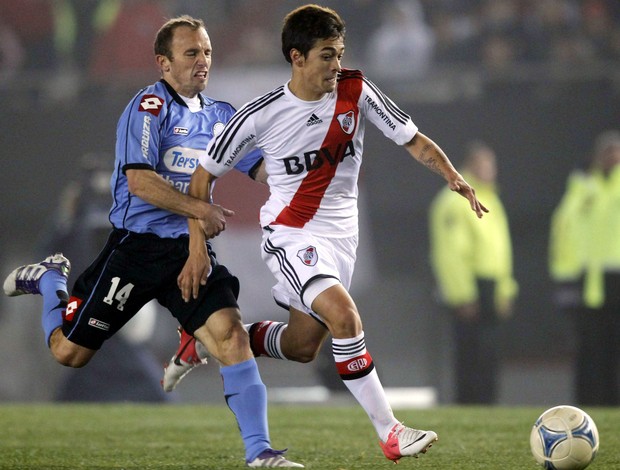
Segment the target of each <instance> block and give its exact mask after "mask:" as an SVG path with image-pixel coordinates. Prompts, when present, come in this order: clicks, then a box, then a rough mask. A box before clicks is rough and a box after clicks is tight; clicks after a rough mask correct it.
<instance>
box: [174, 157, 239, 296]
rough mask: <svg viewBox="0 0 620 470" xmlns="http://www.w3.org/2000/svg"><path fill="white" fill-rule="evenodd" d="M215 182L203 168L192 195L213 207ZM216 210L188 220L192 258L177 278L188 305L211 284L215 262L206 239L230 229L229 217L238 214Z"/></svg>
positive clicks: (194, 177)
mask: <svg viewBox="0 0 620 470" xmlns="http://www.w3.org/2000/svg"><path fill="white" fill-rule="evenodd" d="M214 180H215V177H213V176H212V175H211V174H210V173H209V172H207V171H206V170H204V169H203V168H202V167H201V166H199V167H198V169H197V170H196V171H195V172H194V174H193V175H192V178H191V180H190V185H189V190H188V192H189V196H190V197H192V198H195V199H197V200H200V201H204V202H206V203H207V204H208V205H209V206H212V205H211V204H209V202H208V201H209V200H210V198H211V186H212V185H213V181H214ZM212 207H213V208H214V209H213V210H212V211H210V212H208V214H207V216H206V217H205V218H192V217H190V218H188V220H187V224H188V229H189V256H188V258H187V261H186V262H185V265H184V266H183V269H182V270H181V273H180V274H179V276H178V278H177V285H178V286H179V289H181V294H182V296H183V299H184V300H185V301H186V302H188V301H189V299H190V297H191V298H194V299H195V298H197V296H198V289H199V288H200V286H201V285H205V284H206V283H207V277H208V276H209V271H210V268H211V262H210V260H209V254H208V252H207V247H206V244H205V241H206V239H207V238H211V237H214V236H216V235H218V234H219V233H220V232H222V231H223V230H224V229H225V228H226V216H227V215H233V214H234V212H232V211H230V210H228V209H224V208H221V207H219V206H212Z"/></svg>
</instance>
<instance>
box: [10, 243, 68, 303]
mask: <svg viewBox="0 0 620 470" xmlns="http://www.w3.org/2000/svg"><path fill="white" fill-rule="evenodd" d="M50 270H51V271H57V272H58V273H60V274H61V275H62V276H64V277H65V279H67V278H68V277H69V272H70V271H71V263H70V262H69V260H68V259H67V258H65V257H64V256H63V255H62V253H56V254H54V255H51V256H48V257H47V258H45V259H44V260H43V261H41V262H39V263H34V264H25V265H23V266H20V267H18V268H15V269H14V270H13V271H12V272H11V274H9V275H8V276H7V277H6V279H5V280H4V286H3V287H4V293H5V294H6V295H8V296H10V297H15V296H17V295H24V294H40V293H41V291H40V290H39V281H40V280H41V276H43V274H45V273H46V272H48V271H50Z"/></svg>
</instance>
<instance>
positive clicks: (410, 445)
mask: <svg viewBox="0 0 620 470" xmlns="http://www.w3.org/2000/svg"><path fill="white" fill-rule="evenodd" d="M437 439H438V438H437V434H436V433H434V432H433V431H420V430H418V429H412V428H408V427H407V426H404V425H403V424H402V423H398V424H395V425H394V427H393V428H392V430H391V431H390V434H389V435H388V439H387V441H386V442H381V441H379V445H380V446H381V449H382V450H383V453H384V454H385V456H386V457H387V458H388V459H390V460H392V461H393V462H394V463H398V460H399V459H400V458H401V457H416V458H417V457H418V454H425V453H426V451H427V450H428V449H429V447H431V446H432V445H433V443H434V442H435V441H437Z"/></svg>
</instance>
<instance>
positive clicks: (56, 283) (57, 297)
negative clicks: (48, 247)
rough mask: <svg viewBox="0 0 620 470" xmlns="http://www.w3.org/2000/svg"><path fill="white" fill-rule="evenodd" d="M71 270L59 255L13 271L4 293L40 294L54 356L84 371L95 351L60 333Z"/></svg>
mask: <svg viewBox="0 0 620 470" xmlns="http://www.w3.org/2000/svg"><path fill="white" fill-rule="evenodd" d="M70 270H71V263H70V262H69V260H68V259H67V258H65V257H64V256H63V255H62V253H56V254H54V255H51V256H48V257H47V258H45V259H44V260H43V261H41V262H39V263H34V264H27V265H23V266H19V267H18V268H16V269H14V270H13V271H12V272H11V273H10V274H9V275H8V276H7V278H6V279H5V281H4V292H5V294H6V295H8V296H11V297H13V296H18V295H24V294H35V295H36V294H40V295H41V296H42V297H43V309H42V312H41V324H42V327H43V333H44V337H45V343H46V344H47V345H48V347H49V348H50V352H51V353H52V356H54V358H55V359H56V360H57V361H58V362H59V363H60V364H62V365H65V366H69V367H82V366H84V365H85V364H86V363H88V361H90V359H91V358H92V357H93V356H94V354H95V352H96V351H94V350H92V349H89V348H85V347H83V346H79V345H77V344H75V343H73V342H72V341H69V340H68V339H67V338H65V336H64V334H63V332H62V329H61V327H62V324H63V317H64V313H65V310H66V308H67V304H68V301H69V294H68V289H67V278H68V277H69V272H70Z"/></svg>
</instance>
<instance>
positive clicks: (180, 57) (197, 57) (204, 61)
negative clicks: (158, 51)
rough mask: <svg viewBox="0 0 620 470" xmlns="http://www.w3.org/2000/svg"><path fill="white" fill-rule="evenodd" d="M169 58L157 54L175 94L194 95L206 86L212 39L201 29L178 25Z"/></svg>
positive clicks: (191, 96) (165, 76)
mask: <svg viewBox="0 0 620 470" xmlns="http://www.w3.org/2000/svg"><path fill="white" fill-rule="evenodd" d="M170 46H171V47H170V50H171V52H172V58H171V59H168V58H167V57H165V56H158V57H157V60H158V63H159V65H160V67H161V70H162V73H163V78H164V80H166V81H167V82H168V83H169V84H170V85H171V86H172V87H173V88H174V89H175V91H176V92H177V93H179V94H180V95H182V96H185V97H188V98H193V97H194V96H196V95H197V94H198V93H200V92H201V91H203V90H204V89H205V88H206V87H207V82H208V81H209V69H210V68H211V54H212V49H211V40H210V39H209V35H208V34H207V32H206V31H205V30H204V29H203V28H199V29H197V30H195V31H194V30H192V29H191V28H189V27H187V26H180V27H178V28H176V29H175V30H174V35H173V37H172V44H171V45H170Z"/></svg>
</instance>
